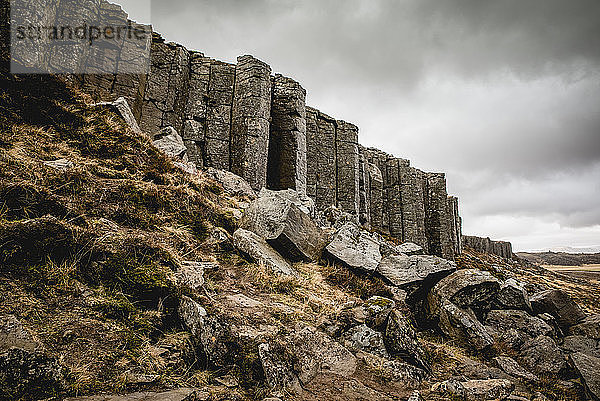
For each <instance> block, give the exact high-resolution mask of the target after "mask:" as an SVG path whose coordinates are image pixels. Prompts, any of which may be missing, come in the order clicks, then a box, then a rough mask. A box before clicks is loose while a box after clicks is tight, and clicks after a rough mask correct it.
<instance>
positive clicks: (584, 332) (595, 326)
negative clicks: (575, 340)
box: [570, 314, 600, 341]
mask: <svg viewBox="0 0 600 401" xmlns="http://www.w3.org/2000/svg"><path fill="white" fill-rule="evenodd" d="M570 332H571V334H573V335H580V336H586V337H589V338H593V339H595V340H598V341H600V314H598V315H590V316H587V317H586V318H585V319H583V320H582V321H581V322H580V323H578V324H576V325H575V326H573V327H571V329H570Z"/></svg>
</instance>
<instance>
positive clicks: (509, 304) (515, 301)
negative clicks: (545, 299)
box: [495, 278, 531, 312]
mask: <svg viewBox="0 0 600 401" xmlns="http://www.w3.org/2000/svg"><path fill="white" fill-rule="evenodd" d="M495 304H496V305H497V306H498V308H499V309H522V310H524V311H528V312H530V311H531V303H530V302H529V295H528V294H527V290H526V289H525V286H524V285H523V284H522V283H519V282H517V281H516V280H515V279H512V278H511V279H508V280H506V281H505V282H504V283H503V284H502V285H501V286H500V291H499V292H498V295H497V296H496V299H495Z"/></svg>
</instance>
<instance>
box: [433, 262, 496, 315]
mask: <svg viewBox="0 0 600 401" xmlns="http://www.w3.org/2000/svg"><path fill="white" fill-rule="evenodd" d="M499 289H500V283H499V282H498V280H497V279H496V278H495V277H494V276H492V275H491V274H490V273H487V272H483V271H480V270H475V269H465V270H458V271H456V272H454V273H452V274H451V275H449V276H447V277H445V278H443V279H442V280H441V281H440V282H439V283H438V284H436V286H435V287H433V289H432V290H431V292H430V293H429V296H428V308H429V313H430V314H431V315H433V316H435V315H436V313H437V310H438V309H439V306H440V305H441V304H442V303H443V300H448V301H450V302H452V303H453V304H455V305H456V306H458V307H459V308H471V309H472V310H473V311H474V312H475V313H481V312H482V311H485V310H487V309H489V307H490V304H491V302H492V300H493V298H494V297H495V296H496V294H498V291H499Z"/></svg>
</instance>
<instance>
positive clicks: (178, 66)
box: [139, 37, 189, 135]
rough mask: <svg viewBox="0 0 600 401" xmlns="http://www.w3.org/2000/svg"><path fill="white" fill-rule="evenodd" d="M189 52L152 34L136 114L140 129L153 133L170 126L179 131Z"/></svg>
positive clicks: (185, 95) (180, 128) (184, 100)
mask: <svg viewBox="0 0 600 401" xmlns="http://www.w3.org/2000/svg"><path fill="white" fill-rule="evenodd" d="M188 81H189V53H188V51H187V50H186V49H185V48H184V47H182V46H180V45H176V44H174V43H164V41H163V39H162V38H160V37H154V40H153V43H152V53H151V67H150V74H149V76H148V79H147V85H146V91H145V93H144V101H143V103H142V112H141V118H140V124H139V125H140V128H141V129H142V131H144V132H147V133H149V134H150V135H153V134H155V133H157V132H158V131H159V130H160V129H161V128H164V127H167V126H172V127H173V128H175V130H177V132H181V130H182V128H183V109H184V107H185V103H186V102H187V86H188Z"/></svg>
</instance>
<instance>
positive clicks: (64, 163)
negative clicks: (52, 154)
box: [43, 159, 75, 170]
mask: <svg viewBox="0 0 600 401" xmlns="http://www.w3.org/2000/svg"><path fill="white" fill-rule="evenodd" d="M43 163H44V165H45V166H48V167H52V168H54V169H57V170H68V169H70V168H73V167H75V164H74V163H73V162H72V161H70V160H67V159H57V160H49V161H45V162H43Z"/></svg>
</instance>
